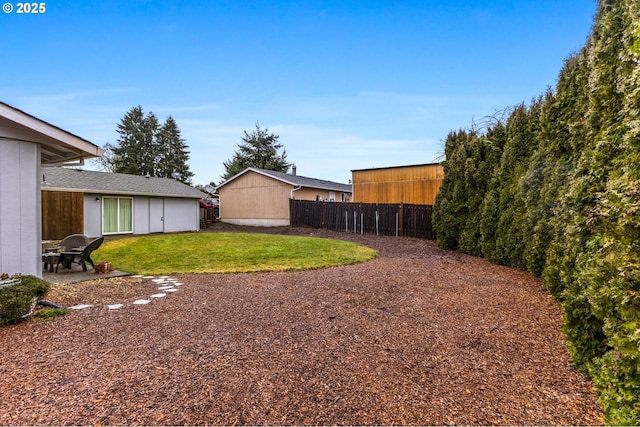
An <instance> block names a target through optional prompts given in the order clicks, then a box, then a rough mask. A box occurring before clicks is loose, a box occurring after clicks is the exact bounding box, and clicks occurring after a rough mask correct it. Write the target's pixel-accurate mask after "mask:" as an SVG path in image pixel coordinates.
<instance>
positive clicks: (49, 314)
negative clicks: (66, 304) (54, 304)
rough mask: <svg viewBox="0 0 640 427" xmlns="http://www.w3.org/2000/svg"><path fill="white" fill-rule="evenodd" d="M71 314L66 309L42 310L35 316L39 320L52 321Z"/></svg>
mask: <svg viewBox="0 0 640 427" xmlns="http://www.w3.org/2000/svg"><path fill="white" fill-rule="evenodd" d="M67 313H69V310H65V309H64V308H43V309H42V310H38V311H36V312H35V313H34V314H33V315H34V316H35V317H37V318H39V319H52V318H54V317H58V316H64V315H65V314H67Z"/></svg>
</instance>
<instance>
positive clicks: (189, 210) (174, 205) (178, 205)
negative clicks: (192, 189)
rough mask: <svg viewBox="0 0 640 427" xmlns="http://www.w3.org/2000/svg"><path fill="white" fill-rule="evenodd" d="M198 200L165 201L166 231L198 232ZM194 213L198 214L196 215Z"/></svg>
mask: <svg viewBox="0 0 640 427" xmlns="http://www.w3.org/2000/svg"><path fill="white" fill-rule="evenodd" d="M199 206H200V205H199V203H198V200H195V199H164V231H165V233H168V232H174V231H196V230H197V229H198V226H199V222H198V220H197V214H198V213H199V211H198V209H199V208H200V207H199ZM194 211H195V212H196V214H194Z"/></svg>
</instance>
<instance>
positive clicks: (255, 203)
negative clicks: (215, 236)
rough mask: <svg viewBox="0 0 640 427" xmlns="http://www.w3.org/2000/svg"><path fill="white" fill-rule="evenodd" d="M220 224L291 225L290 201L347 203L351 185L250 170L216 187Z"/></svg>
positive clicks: (264, 170)
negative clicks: (218, 197) (218, 199)
mask: <svg viewBox="0 0 640 427" xmlns="http://www.w3.org/2000/svg"><path fill="white" fill-rule="evenodd" d="M216 190H217V191H218V193H219V195H220V220H221V221H223V222H228V223H231V224H237V225H253V226H279V225H289V199H296V200H324V201H338V202H344V201H349V200H350V199H351V185H348V184H340V183H337V182H332V181H324V180H321V179H315V178H307V177H304V176H299V175H297V174H296V173H295V168H294V169H293V173H283V172H275V171H270V170H266V169H258V168H247V169H245V170H244V171H242V172H240V173H239V174H237V175H235V176H234V177H232V178H230V179H228V180H227V181H225V182H224V183H222V184H220V185H219V186H218V187H216Z"/></svg>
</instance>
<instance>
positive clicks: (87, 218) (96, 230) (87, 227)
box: [83, 194, 102, 238]
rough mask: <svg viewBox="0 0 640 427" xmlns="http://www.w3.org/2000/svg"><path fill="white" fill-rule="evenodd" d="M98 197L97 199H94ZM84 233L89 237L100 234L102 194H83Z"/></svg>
mask: <svg viewBox="0 0 640 427" xmlns="http://www.w3.org/2000/svg"><path fill="white" fill-rule="evenodd" d="M96 199H98V200H96ZM83 217H84V234H86V235H87V236H89V237H90V238H94V237H100V236H102V195H101V194H85V195H84V214H83Z"/></svg>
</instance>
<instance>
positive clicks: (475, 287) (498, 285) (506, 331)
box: [0, 226, 602, 425]
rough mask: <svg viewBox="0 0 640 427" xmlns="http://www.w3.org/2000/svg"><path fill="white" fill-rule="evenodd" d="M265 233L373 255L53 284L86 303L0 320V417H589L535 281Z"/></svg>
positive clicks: (173, 420) (598, 419) (369, 420)
mask: <svg viewBox="0 0 640 427" xmlns="http://www.w3.org/2000/svg"><path fill="white" fill-rule="evenodd" d="M227 229H228V227H222V226H220V227H217V228H215V229H214V232H215V231H217V230H227ZM233 229H237V228H233ZM243 231H244V230H243ZM268 231H270V232H281V233H288V234H314V235H317V236H324V237H334V238H343V239H349V240H354V241H358V242H361V243H363V244H365V245H367V246H370V247H373V248H375V249H377V250H378V251H379V256H378V258H376V259H375V260H372V261H370V262H367V263H363V264H357V265H351V266H342V267H334V268H327V269H321V270H315V271H304V272H284V273H260V274H221V275H180V276H174V277H173V279H175V280H176V281H178V282H179V283H181V284H182V286H180V287H179V288H178V291H177V292H173V293H171V294H167V295H166V297H164V298H155V299H149V300H151V302H150V303H149V304H141V305H135V304H133V303H132V302H133V301H136V300H140V299H143V298H148V297H149V295H151V294H153V293H157V292H159V291H158V290H157V288H158V283H157V282H153V281H152V279H151V278H125V279H123V278H114V279H106V280H98V281H94V282H85V283H80V284H76V285H66V286H60V285H56V287H55V289H54V290H53V291H52V293H51V294H50V296H49V297H50V299H52V300H53V301H55V302H58V303H60V304H63V305H65V306H69V305H73V304H80V303H84V304H92V305H93V306H92V307H90V308H87V309H84V310H74V311H72V312H71V313H70V314H68V315H67V316H64V317H59V318H55V319H51V320H37V319H34V320H30V321H28V322H25V323H22V324H19V325H15V326H11V327H6V328H2V329H0V347H1V351H0V381H1V383H0V402H2V403H1V404H0V424H1V425H16V424H20V425H33V424H38V425H45V424H46V425H72V424H74V425H77V424H82V425H98V424H109V425H122V424H127V425H187V424H188V425H204V424H209V425H211V424H224V425H235V424H251V425H256V424H278V425H284V424H298V425H301V424H307V425H308V424H323V425H330V424H338V425H382V424H384V425H390V424H404V425H408V424H412V425H417V424H420V425H463V424H464V425H523V424H528V425H593V424H600V423H602V410H601V408H600V406H599V405H598V403H597V395H596V393H595V391H594V389H593V386H592V385H591V383H590V382H589V381H587V380H586V379H585V378H584V377H583V376H582V375H581V374H580V373H578V372H577V371H576V370H574V369H573V368H572V367H571V363H570V359H569V356H568V354H567V351H566V349H565V346H566V343H565V340H564V337H563V335H562V334H561V332H560V325H561V316H562V314H561V309H560V307H559V305H558V303H557V302H556V301H555V300H554V299H553V298H552V297H551V296H550V295H549V294H548V293H547V292H546V291H545V289H544V287H543V285H542V283H541V281H540V280H538V279H535V278H533V277H532V276H531V275H529V274H527V273H524V272H521V271H518V270H514V269H510V268H506V267H501V266H495V265H492V264H490V263H489V262H487V261H485V260H482V259H479V258H474V257H470V256H466V255H461V254H458V253H455V252H446V251H442V250H440V249H438V248H437V247H436V246H435V243H434V242H431V241H425V240H418V239H409V238H395V237H376V236H359V235H353V234H343V233H330V232H323V231H315V230H308V229H289V228H282V229H273V230H268ZM114 303H122V304H124V306H123V307H122V308H119V309H117V310H111V309H109V307H108V306H107V304H114Z"/></svg>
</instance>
